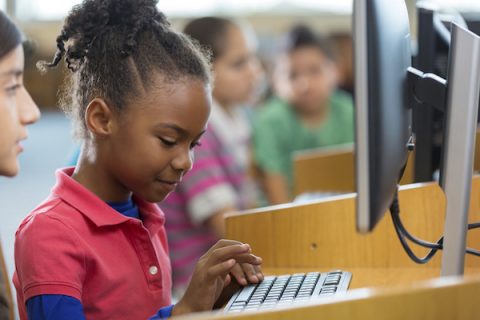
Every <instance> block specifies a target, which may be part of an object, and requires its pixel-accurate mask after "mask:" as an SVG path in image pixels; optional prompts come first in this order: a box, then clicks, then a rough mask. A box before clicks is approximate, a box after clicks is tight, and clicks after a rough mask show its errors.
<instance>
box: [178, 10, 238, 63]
mask: <svg viewBox="0 0 480 320" xmlns="http://www.w3.org/2000/svg"><path fill="white" fill-rule="evenodd" d="M234 25H235V24H234V23H233V22H232V21H230V20H228V19H226V18H220V17H204V18H198V19H194V20H192V21H190V22H189V23H187V25H186V26H185V28H184V29H183V32H184V33H185V34H187V35H189V36H190V37H192V38H193V39H195V40H196V41H198V42H199V43H200V45H202V46H203V47H205V48H208V49H209V50H211V52H212V60H214V61H215V59H216V58H218V57H220V56H222V54H223V53H224V51H225V48H226V46H227V44H226V38H227V32H228V29H229V28H230V27H232V26H234Z"/></svg>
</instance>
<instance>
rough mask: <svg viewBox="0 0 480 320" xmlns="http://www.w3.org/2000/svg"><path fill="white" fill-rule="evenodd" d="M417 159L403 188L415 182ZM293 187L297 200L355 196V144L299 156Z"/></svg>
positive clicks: (410, 163)
mask: <svg viewBox="0 0 480 320" xmlns="http://www.w3.org/2000/svg"><path fill="white" fill-rule="evenodd" d="M413 157H414V154H411V155H410V156H409V159H408V162H407V168H405V173H404V174H403V177H402V180H401V181H400V184H408V183H412V182H413V174H414V172H413V163H414V161H413ZM479 162H480V160H479ZM293 187H294V190H293V192H294V195H295V196H298V195H300V194H302V193H307V192H344V193H347V192H354V191H355V168H354V152H353V144H346V145H341V146H337V147H328V148H321V149H312V150H305V151H301V152H297V153H295V155H294V157H293Z"/></svg>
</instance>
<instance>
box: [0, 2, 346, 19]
mask: <svg viewBox="0 0 480 320" xmlns="http://www.w3.org/2000/svg"><path fill="white" fill-rule="evenodd" d="M0 1H6V0H0ZM80 2H81V0H42V1H34V0H16V6H17V15H18V17H19V19H22V20H62V19H63V18H64V17H65V16H66V15H67V14H68V12H69V11H70V9H71V8H72V6H73V5H75V4H78V3H80ZM159 8H160V10H162V11H163V12H165V14H166V15H167V16H168V17H179V16H184V17H185V16H201V15H207V14H209V15H214V14H218V15H221V14H224V15H246V14H251V13H261V12H268V13H272V12H273V14H292V13H300V14H312V13H313V14H314V13H316V12H337V13H350V12H351V10H352V0H327V1H326V0H324V1H318V0H262V1H258V0H199V1H192V0H160V1H159Z"/></svg>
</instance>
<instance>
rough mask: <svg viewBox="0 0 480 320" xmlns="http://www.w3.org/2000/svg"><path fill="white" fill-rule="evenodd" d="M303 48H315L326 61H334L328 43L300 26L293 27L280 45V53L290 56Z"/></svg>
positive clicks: (307, 28)
mask: <svg viewBox="0 0 480 320" xmlns="http://www.w3.org/2000/svg"><path fill="white" fill-rule="evenodd" d="M304 47H315V48H317V49H319V50H320V51H321V52H322V53H323V54H324V55H325V56H326V57H327V58H328V59H330V60H334V58H335V56H334V54H333V51H332V49H331V47H330V45H329V43H328V42H327V41H326V40H325V39H324V38H323V37H321V36H320V35H317V34H315V32H313V30H312V29H310V28H309V27H307V26H306V25H302V24H300V25H296V26H293V27H292V28H291V29H290V31H289V32H288V33H287V35H286V37H285V39H284V41H283V43H282V48H281V49H282V51H283V52H285V53H287V54H290V53H292V52H293V51H295V50H297V49H300V48H304Z"/></svg>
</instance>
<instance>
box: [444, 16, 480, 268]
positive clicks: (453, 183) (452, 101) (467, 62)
mask: <svg viewBox="0 0 480 320" xmlns="http://www.w3.org/2000/svg"><path fill="white" fill-rule="evenodd" d="M451 35H452V42H451V44H452V45H451V52H450V57H449V70H448V81H447V87H448V88H447V105H446V117H445V119H446V130H445V136H444V142H445V146H444V153H443V164H442V181H441V184H442V187H443V190H444V191H445V197H446V220H445V231H444V241H443V254H442V271H441V274H442V276H450V275H463V271H464V262H465V249H466V233H467V224H468V209H469V205H470V192H471V185H472V172H473V154H474V152H473V150H474V146H475V130H476V125H477V112H478V105H479V104H478V102H479V94H480V37H479V36H477V35H475V34H473V33H472V32H470V31H468V30H466V29H464V28H462V27H460V26H458V25H456V24H454V23H453V24H452V29H451Z"/></svg>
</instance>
